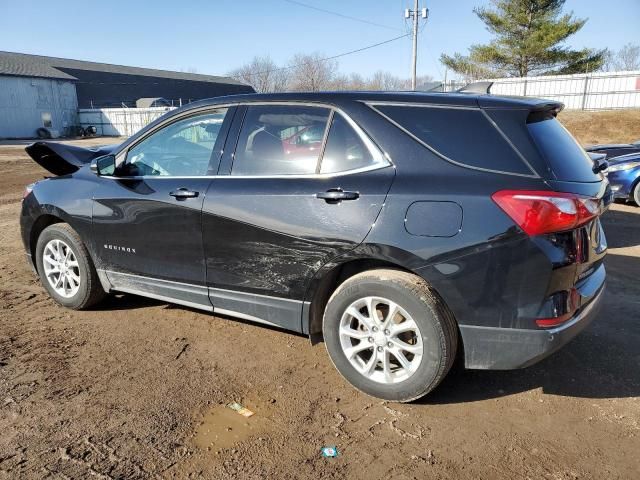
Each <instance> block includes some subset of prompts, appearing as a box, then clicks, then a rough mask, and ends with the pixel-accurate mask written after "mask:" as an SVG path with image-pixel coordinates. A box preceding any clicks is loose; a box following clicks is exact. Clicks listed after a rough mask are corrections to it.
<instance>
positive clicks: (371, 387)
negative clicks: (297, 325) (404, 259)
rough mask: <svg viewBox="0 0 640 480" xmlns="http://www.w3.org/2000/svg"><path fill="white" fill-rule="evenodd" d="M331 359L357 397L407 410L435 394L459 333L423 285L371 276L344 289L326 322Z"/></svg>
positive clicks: (388, 274) (398, 276)
mask: <svg viewBox="0 0 640 480" xmlns="http://www.w3.org/2000/svg"><path fill="white" fill-rule="evenodd" d="M323 334H324V339H325V344H326V347H327V351H328V352H329V356H330V357H331V360H332V361H333V363H334V365H335V366H336V368H337V369H338V371H339V372H340V373H341V374H342V375H343V376H344V377H345V378H346V379H347V381H349V382H350V383H351V384H352V385H353V386H355V387H356V388H358V389H359V390H361V391H363V392H365V393H367V394H369V395H372V396H374V397H378V398H382V399H384V400H391V401H398V402H408V401H411V400H415V399H417V398H420V397H422V396H423V395H426V394H427V393H429V392H430V391H432V390H433V389H434V388H435V387H436V386H437V385H438V384H439V383H440V381H441V380H442V379H443V378H444V376H445V375H446V374H447V372H448V371H449V369H450V368H451V366H452V364H453V361H454V359H455V356H456V348H457V341H458V334H457V327H456V323H455V320H454V318H453V315H452V314H451V312H450V311H449V310H448V308H447V307H446V305H445V304H444V302H443V301H442V300H441V299H440V297H439V296H438V295H437V294H436V293H435V292H434V291H433V290H432V289H431V288H430V287H429V286H428V285H427V283H426V282H425V281H424V280H423V279H421V278H420V277H418V276H416V275H413V274H410V273H407V272H402V271H398V270H389V269H380V270H370V271H367V272H363V273H360V274H358V275H355V276H353V277H351V278H350V279H348V280H347V281H345V282H344V283H343V284H342V285H340V286H339V287H338V289H337V290H336V291H335V292H334V294H333V295H332V296H331V298H330V299H329V302H328V303H327V306H326V309H325V315H324V320H323Z"/></svg>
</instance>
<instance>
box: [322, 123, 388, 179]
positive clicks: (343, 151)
mask: <svg viewBox="0 0 640 480" xmlns="http://www.w3.org/2000/svg"><path fill="white" fill-rule="evenodd" d="M375 163H376V160H375V159H374V158H373V156H372V155H371V152H370V151H369V149H368V148H367V147H366V145H365V144H364V142H363V141H362V139H361V138H360V137H359V136H358V134H357V133H356V132H355V131H354V130H353V128H351V126H350V125H349V123H348V122H347V121H346V120H345V118H344V117H343V116H342V115H340V114H338V113H336V114H335V115H334V116H333V121H332V122H331V128H330V129H329V137H328V138H327V145H326V146H325V150H324V155H323V156H322V164H321V167H320V172H321V173H334V172H344V171H345V170H354V169H356V168H362V167H367V166H369V165H373V164H375Z"/></svg>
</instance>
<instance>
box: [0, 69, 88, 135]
mask: <svg viewBox="0 0 640 480" xmlns="http://www.w3.org/2000/svg"><path fill="white" fill-rule="evenodd" d="M46 113H49V114H50V115H51V129H53V130H57V131H58V132H59V133H60V135H63V134H65V133H68V128H69V127H71V126H73V125H77V123H78V122H77V115H78V99H77V96H76V87H75V85H74V83H73V82H69V81H65V80H50V79H46V78H33V77H31V78H29V77H16V76H9V75H0V138H33V137H35V136H36V130H37V129H38V128H40V127H43V126H44V125H43V118H42V116H43V114H46Z"/></svg>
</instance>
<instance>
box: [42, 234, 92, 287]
mask: <svg viewBox="0 0 640 480" xmlns="http://www.w3.org/2000/svg"><path fill="white" fill-rule="evenodd" d="M42 265H43V267H44V275H45V277H46V278H47V281H48V282H49V285H50V286H51V288H53V290H54V291H55V292H56V293H57V294H58V295H60V296H61V297H64V298H71V297H73V296H74V295H75V294H76V293H78V290H79V289H80V283H81V282H82V279H81V277H80V266H79V264H78V259H77V258H76V255H75V253H74V252H73V250H71V247H70V246H69V245H67V244H66V243H65V242H64V241H62V240H58V239H54V240H51V241H49V242H48V243H47V244H46V245H45V247H44V250H43V252H42Z"/></svg>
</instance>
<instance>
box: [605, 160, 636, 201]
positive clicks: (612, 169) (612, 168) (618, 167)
mask: <svg viewBox="0 0 640 480" xmlns="http://www.w3.org/2000/svg"><path fill="white" fill-rule="evenodd" d="M608 162H609V168H608V169H607V177H608V178H609V183H610V184H611V190H612V191H613V195H614V197H615V198H621V199H624V200H632V201H634V202H635V204H636V205H638V206H640V152H637V153H631V154H628V155H621V156H619V157H614V158H610V159H609V160H608Z"/></svg>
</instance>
